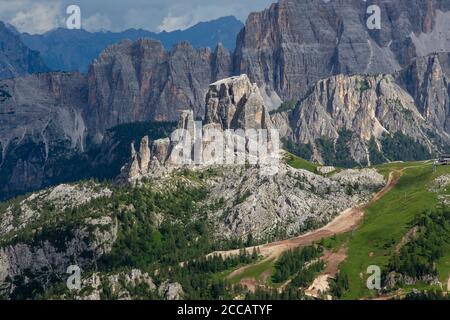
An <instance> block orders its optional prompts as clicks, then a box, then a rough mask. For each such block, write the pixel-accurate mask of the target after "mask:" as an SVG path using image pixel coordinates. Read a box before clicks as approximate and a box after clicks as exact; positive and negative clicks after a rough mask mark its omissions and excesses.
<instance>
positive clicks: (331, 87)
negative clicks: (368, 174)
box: [277, 75, 450, 163]
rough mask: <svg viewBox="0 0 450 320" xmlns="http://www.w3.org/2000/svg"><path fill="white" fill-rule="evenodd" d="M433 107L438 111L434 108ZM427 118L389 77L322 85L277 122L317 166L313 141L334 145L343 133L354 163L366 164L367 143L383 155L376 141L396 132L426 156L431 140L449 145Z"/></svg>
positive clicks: (329, 81) (334, 80)
mask: <svg viewBox="0 0 450 320" xmlns="http://www.w3.org/2000/svg"><path fill="white" fill-rule="evenodd" d="M429 94H430V95H432V92H429ZM435 98H436V99H437V100H439V97H438V96H435ZM443 99H444V97H443ZM444 100H445V99H444ZM444 103H445V102H444ZM433 107H436V108H438V106H437V105H436V104H433ZM442 108H444V109H447V108H448V106H444V107H442V105H441V109H442ZM427 114H428V116H427ZM432 118H433V115H432V114H431V113H429V112H424V113H421V112H420V110H419V108H418V107H417V105H416V102H415V99H414V98H413V97H412V96H411V95H410V94H409V93H408V92H407V91H405V90H404V89H403V88H401V86H400V85H399V84H398V83H397V82H396V79H395V78H394V77H393V76H390V75H378V76H345V75H337V76H333V77H331V78H328V79H325V80H321V81H319V82H318V83H317V84H316V85H315V86H314V87H313V88H312V90H311V93H310V94H309V95H308V96H307V97H306V98H305V99H304V100H303V101H302V102H301V103H299V104H298V105H297V107H296V108H295V110H294V111H293V112H292V113H291V114H290V116H287V117H285V118H280V116H278V117H277V119H278V121H282V120H283V119H284V120H285V123H284V126H290V127H291V128H292V130H293V132H292V133H291V132H289V131H286V133H287V134H288V135H289V134H290V135H291V138H292V139H294V140H295V141H296V142H297V143H300V144H310V145H312V146H313V152H314V154H313V159H314V160H316V161H318V162H323V159H322V155H321V154H320V152H319V151H318V148H317V146H316V144H317V140H318V139H321V138H324V137H325V138H326V139H329V140H331V141H334V142H335V141H336V140H337V139H338V138H339V137H340V134H341V132H342V131H347V132H350V133H351V135H352V137H351V141H349V145H348V147H349V150H350V156H351V157H352V158H353V159H355V160H356V161H357V162H359V163H370V161H371V160H370V151H369V149H368V146H369V141H370V140H371V139H374V141H375V142H376V143H377V147H376V148H377V149H378V151H380V152H383V150H382V147H381V143H380V141H381V139H382V138H383V136H384V135H392V134H394V133H396V132H401V133H402V134H404V135H406V136H408V137H411V138H413V139H414V140H415V141H417V143H420V144H421V145H423V146H425V147H426V148H427V149H428V150H429V151H430V152H434V151H436V150H438V146H437V145H436V143H435V139H432V138H434V137H436V136H437V137H439V138H440V141H442V143H443V144H448V143H449V142H450V138H449V135H448V134H447V133H446V132H445V131H443V129H439V128H438V127H436V126H435V125H434V124H433V123H434V120H433V119H432ZM444 119H445V117H444ZM441 128H442V126H441Z"/></svg>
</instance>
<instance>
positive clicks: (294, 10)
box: [235, 0, 450, 101]
mask: <svg viewBox="0 0 450 320" xmlns="http://www.w3.org/2000/svg"><path fill="white" fill-rule="evenodd" d="M370 4H377V5H379V6H380V8H381V13H382V21H381V23H382V30H368V29H367V27H366V20H367V17H368V15H367V14H366V10H367V7H368V6H369V5H370ZM449 10H450V3H449V2H448V1H439V0H424V1H410V0H398V1H382V0H374V1H369V2H365V1H360V0H348V1H334V0H333V1H328V2H325V1H322V0H311V1H298V0H280V1H279V2H278V3H276V4H273V5H272V6H271V7H270V8H269V9H267V10H264V11H262V12H258V13H252V14H251V15H250V16H249V17H248V19H247V22H246V26H245V28H244V29H243V30H242V31H241V33H240V34H239V36H238V42H237V49H236V52H235V71H236V72H237V73H246V74H248V75H249V77H250V79H251V80H252V81H254V82H256V83H257V84H258V85H259V86H262V85H264V86H267V90H268V91H270V90H275V91H276V92H277V93H278V94H279V95H280V96H281V98H282V99H283V100H284V101H286V100H290V99H293V98H296V99H298V98H301V97H302V96H303V95H304V94H305V93H306V92H307V90H308V88H309V87H311V86H312V85H314V83H315V82H316V81H318V80H320V79H323V78H327V77H329V76H331V75H334V74H339V73H343V74H355V73H364V74H378V73H393V72H395V71H397V70H399V69H401V68H403V67H406V66H407V65H409V63H410V62H411V61H412V60H413V59H414V58H415V57H421V56H425V55H428V54H430V53H433V52H448V51H450V39H449V37H448V34H449V33H450V25H449V21H450V11H449Z"/></svg>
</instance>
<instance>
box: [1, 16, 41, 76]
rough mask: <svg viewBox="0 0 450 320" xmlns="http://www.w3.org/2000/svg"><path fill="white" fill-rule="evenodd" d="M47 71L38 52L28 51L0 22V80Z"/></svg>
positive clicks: (15, 35) (16, 36)
mask: <svg viewBox="0 0 450 320" xmlns="http://www.w3.org/2000/svg"><path fill="white" fill-rule="evenodd" d="M48 70H49V69H48V68H47V67H46V66H45V63H44V62H43V60H42V59H41V57H40V54H39V52H38V51H34V50H31V49H29V48H28V47H27V46H26V45H25V44H23V42H22V41H21V40H20V37H19V35H17V34H15V33H13V32H12V31H11V30H9V29H8V28H7V26H6V25H5V24H4V23H3V22H1V21H0V79H7V78H13V77H18V76H24V75H28V74H32V73H37V72H47V71H48Z"/></svg>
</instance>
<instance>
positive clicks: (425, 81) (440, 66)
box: [396, 53, 450, 133]
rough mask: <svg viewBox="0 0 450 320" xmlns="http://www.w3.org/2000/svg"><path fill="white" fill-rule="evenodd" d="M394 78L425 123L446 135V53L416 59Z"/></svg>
mask: <svg viewBox="0 0 450 320" xmlns="http://www.w3.org/2000/svg"><path fill="white" fill-rule="evenodd" d="M396 78H397V81H398V82H399V83H400V85H401V86H402V87H403V88H405V89H406V90H407V91H408V92H409V93H410V94H411V96H412V97H413V98H414V100H415V102H416V106H417V108H418V110H419V112H420V113H421V114H422V116H423V117H424V118H425V119H426V120H427V122H428V123H429V124H430V125H432V126H433V127H434V128H435V129H436V130H438V131H442V132H446V133H450V123H449V117H450V53H441V54H432V55H429V56H426V57H422V58H418V59H416V60H415V61H414V62H413V63H412V64H411V65H410V66H409V67H408V68H406V69H404V70H402V71H401V72H400V73H399V74H398V75H397V76H396Z"/></svg>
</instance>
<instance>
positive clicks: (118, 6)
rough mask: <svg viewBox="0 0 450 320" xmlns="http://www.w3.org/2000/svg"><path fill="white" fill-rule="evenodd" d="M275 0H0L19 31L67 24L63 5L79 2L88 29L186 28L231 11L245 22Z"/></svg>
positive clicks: (2, 17)
mask: <svg viewBox="0 0 450 320" xmlns="http://www.w3.org/2000/svg"><path fill="white" fill-rule="evenodd" d="M275 1H276V0H0V21H3V22H5V23H9V24H12V25H13V26H14V27H16V29H18V30H19V31H21V32H28V33H31V34H35V33H45V32H47V31H49V30H52V29H55V28H58V27H64V26H65V25H66V22H65V21H66V19H67V18H68V16H69V15H68V14H66V9H67V7H68V6H70V5H78V6H79V7H80V9H81V27H82V28H83V29H86V30H88V31H101V30H109V31H122V30H125V29H129V28H142V29H146V30H150V31H156V32H158V31H163V30H165V31H173V30H177V29H186V28H188V27H190V26H192V25H194V24H196V23H198V22H201V21H209V20H213V19H216V18H219V17H223V16H229V15H234V16H235V17H237V18H238V19H239V20H241V21H243V22H245V20H246V18H247V16H248V14H249V13H250V12H253V11H261V10H263V9H264V8H267V7H269V6H270V4H271V3H272V2H275Z"/></svg>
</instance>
